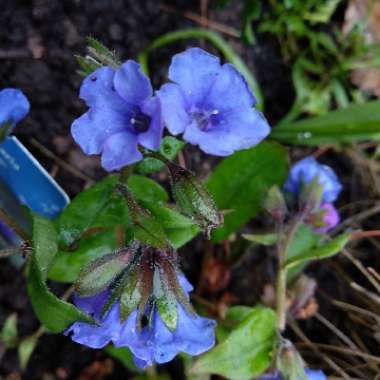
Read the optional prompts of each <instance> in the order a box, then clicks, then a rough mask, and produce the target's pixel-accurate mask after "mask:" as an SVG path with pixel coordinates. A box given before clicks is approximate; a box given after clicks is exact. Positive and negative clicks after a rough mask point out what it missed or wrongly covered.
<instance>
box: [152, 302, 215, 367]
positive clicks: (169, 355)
mask: <svg viewBox="0 0 380 380" xmlns="http://www.w3.org/2000/svg"><path fill="white" fill-rule="evenodd" d="M177 310H178V322H177V328H176V330H175V331H174V332H171V331H169V329H168V328H167V327H166V325H165V324H164V323H163V321H162V320H161V318H160V316H159V314H158V313H157V312H156V315H155V317H154V325H153V329H154V347H155V350H154V359H155V361H156V362H157V363H166V362H168V361H170V360H172V359H173V357H174V356H175V355H176V354H177V353H179V352H185V353H187V354H189V355H199V354H201V353H203V352H205V351H208V350H209V349H211V348H212V347H213V346H214V344H215V331H214V330H215V326H216V323H215V321H213V320H211V319H208V318H203V317H200V316H198V315H195V314H190V313H189V312H188V311H186V310H185V309H184V307H183V306H182V305H180V304H178V307H177Z"/></svg>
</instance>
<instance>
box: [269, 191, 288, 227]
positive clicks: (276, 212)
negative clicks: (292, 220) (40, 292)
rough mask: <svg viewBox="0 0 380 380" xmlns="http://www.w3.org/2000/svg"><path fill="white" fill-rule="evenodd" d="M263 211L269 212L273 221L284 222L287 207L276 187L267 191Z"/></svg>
mask: <svg viewBox="0 0 380 380" xmlns="http://www.w3.org/2000/svg"><path fill="white" fill-rule="evenodd" d="M264 207H265V209H266V210H267V211H268V212H269V214H270V215H271V216H272V218H273V219H275V220H277V221H279V222H281V221H283V220H284V218H285V216H286V213H287V211H288V210H287V207H286V202H285V199H284V196H283V195H282V192H281V190H280V189H279V188H278V187H277V186H272V187H271V188H270V189H269V192H268V196H267V198H266V200H265V203H264Z"/></svg>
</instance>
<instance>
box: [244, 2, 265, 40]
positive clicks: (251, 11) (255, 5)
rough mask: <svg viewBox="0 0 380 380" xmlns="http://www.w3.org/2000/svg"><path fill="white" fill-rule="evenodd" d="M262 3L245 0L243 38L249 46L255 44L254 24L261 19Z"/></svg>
mask: <svg viewBox="0 0 380 380" xmlns="http://www.w3.org/2000/svg"><path fill="white" fill-rule="evenodd" d="M260 13H261V3H260V2H259V1H256V0H245V1H244V8H243V14H242V18H243V38H244V39H245V41H247V42H248V43H249V44H251V45H252V44H254V43H255V35H254V32H253V28H252V22H253V21H255V20H257V19H258V18H259V17H260Z"/></svg>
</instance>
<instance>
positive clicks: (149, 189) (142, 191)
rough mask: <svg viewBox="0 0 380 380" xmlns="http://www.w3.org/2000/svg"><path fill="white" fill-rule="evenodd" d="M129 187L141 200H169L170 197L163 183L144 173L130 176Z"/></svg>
mask: <svg viewBox="0 0 380 380" xmlns="http://www.w3.org/2000/svg"><path fill="white" fill-rule="evenodd" d="M128 187H129V189H130V190H131V192H132V193H133V196H134V197H135V198H136V199H137V200H139V201H146V202H167V201H168V199H169V195H168V193H167V192H166V191H165V189H164V188H163V187H162V186H161V185H159V184H158V183H157V182H156V181H153V180H152V179H150V178H147V177H145V176H142V175H136V174H134V175H131V176H130V177H129V178H128Z"/></svg>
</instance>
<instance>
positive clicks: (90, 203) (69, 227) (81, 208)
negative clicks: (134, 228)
mask: <svg viewBox="0 0 380 380" xmlns="http://www.w3.org/2000/svg"><path fill="white" fill-rule="evenodd" d="M117 181H118V177H117V176H109V177H106V178H105V179H103V180H102V181H100V182H98V183H97V184H96V185H94V186H92V187H91V188H89V189H87V190H85V191H83V192H81V193H79V194H78V195H77V196H76V197H75V198H74V199H73V200H72V201H71V203H70V204H69V205H68V206H67V207H66V208H65V210H64V211H63V212H62V214H61V215H60V217H59V218H58V221H57V223H58V231H59V241H60V243H62V244H65V245H66V246H70V245H71V244H72V243H73V242H74V241H75V240H77V239H78V238H79V237H80V235H81V234H82V233H83V232H85V231H86V230H88V229H89V228H90V227H94V226H98V227H103V225H102V224H101V223H99V222H101V220H99V219H98V216H99V214H101V213H102V211H103V210H104V209H105V208H106V207H107V206H108V205H109V202H110V199H111V196H112V194H113V191H114V187H115V185H116V183H117ZM119 223H120V222H119Z"/></svg>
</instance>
